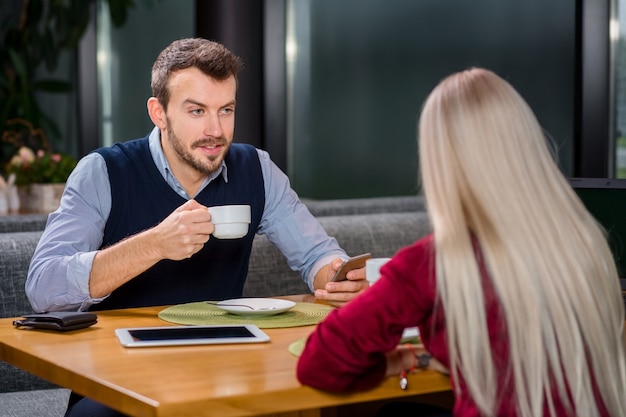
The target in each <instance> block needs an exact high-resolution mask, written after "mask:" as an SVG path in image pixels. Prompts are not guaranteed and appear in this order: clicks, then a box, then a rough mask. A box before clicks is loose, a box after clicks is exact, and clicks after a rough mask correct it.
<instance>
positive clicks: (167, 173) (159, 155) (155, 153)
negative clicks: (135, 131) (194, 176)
mask: <svg viewBox="0 0 626 417" xmlns="http://www.w3.org/2000/svg"><path fill="white" fill-rule="evenodd" d="M148 144H149V146H150V154H152V160H153V161H154V164H155V165H156V167H157V169H158V170H159V172H160V173H161V175H162V176H163V178H164V179H165V181H166V182H167V183H168V184H169V186H170V187H172V188H173V189H174V190H175V191H176V192H177V193H178V194H180V195H181V196H182V197H184V198H187V199H189V198H191V196H189V195H187V192H186V191H185V189H184V188H183V187H182V186H181V185H180V183H179V182H178V180H177V179H176V177H175V176H174V174H172V170H171V168H170V164H169V162H167V158H165V153H163V148H162V147H161V131H160V130H159V128H158V127H156V126H155V127H154V129H152V132H150V136H149V137H148ZM220 175H222V176H223V177H224V181H225V182H228V168H227V167H226V162H224V161H222V166H221V167H220V168H219V169H218V170H217V171H215V172H214V173H212V174H211V175H209V176H208V177H207V178H206V179H205V180H204V182H203V183H202V186H201V187H200V189H199V190H198V193H199V192H200V191H202V190H203V189H204V187H206V186H207V185H208V184H209V183H210V182H211V181H213V180H214V179H215V178H217V177H218V176H220Z"/></svg>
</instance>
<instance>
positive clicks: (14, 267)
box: [0, 201, 430, 417]
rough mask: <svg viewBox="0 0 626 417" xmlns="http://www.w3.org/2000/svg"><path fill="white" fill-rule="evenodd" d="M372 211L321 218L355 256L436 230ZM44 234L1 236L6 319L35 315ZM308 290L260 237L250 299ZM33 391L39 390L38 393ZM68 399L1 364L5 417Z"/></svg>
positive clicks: (50, 408)
mask: <svg viewBox="0 0 626 417" xmlns="http://www.w3.org/2000/svg"><path fill="white" fill-rule="evenodd" d="M335 204H337V203H336V202H335V201H331V202H328V204H327V205H326V206H324V204H323V203H322V202H319V205H318V208H319V209H320V210H322V209H323V210H326V211H320V212H324V213H332V211H328V210H327V208H328V207H331V206H335ZM349 204H350V203H349V202H346V205H349ZM372 207H377V208H375V209H373V211H376V214H373V213H370V214H349V215H345V214H344V215H332V216H328V215H318V216H317V217H318V219H319V221H320V223H321V224H322V226H323V227H324V228H325V229H326V231H327V232H328V233H329V235H331V236H334V237H335V238H336V239H337V241H338V242H339V243H340V245H341V246H342V247H343V248H344V249H345V250H346V251H347V252H348V254H350V255H356V254H359V253H363V252H371V253H372V255H373V256H375V257H386V256H392V255H393V254H394V253H395V252H396V251H397V250H398V249H399V248H401V247H403V246H406V245H409V244H411V243H412V242H414V241H415V240H417V239H418V238H420V237H421V236H423V235H425V234H426V233H428V232H429V231H430V225H429V222H428V218H427V214H426V212H425V211H423V210H419V211H418V210H416V211H411V212H386V213H380V210H379V208H378V207H380V206H379V205H373V206H372ZM393 207H398V205H395V206H393ZM346 210H348V208H346V207H341V209H340V210H339V212H343V213H345V212H346ZM350 210H352V209H350ZM390 210H393V209H392V208H390ZM311 211H312V212H313V211H314V210H311ZM40 236H41V231H28V232H13V233H0V317H16V316H21V315H23V314H27V313H30V312H32V309H31V306H30V304H29V302H28V300H27V298H26V296H25V294H24V281H25V277H26V273H27V270H28V265H29V262H30V258H31V256H32V254H33V252H34V250H35V247H36V245H37V242H38V240H39V237H40ZM307 292H309V289H308V287H307V286H306V285H305V284H304V282H303V281H302V279H301V278H300V275H299V274H298V273H296V272H294V271H292V270H291V269H290V268H289V266H288V265H287V262H286V261H285V258H284V257H283V256H282V254H281V253H280V252H279V251H278V249H277V248H276V247H275V246H274V245H272V244H271V243H270V242H269V241H268V240H267V238H266V237H265V236H256V238H255V240H254V244H253V249H252V255H251V258H250V267H249V271H248V279H247V281H246V286H245V288H244V295H245V296H248V297H267V296H277V295H289V294H302V293H307ZM33 390H39V391H38V392H37V393H35V392H32V391H33ZM35 394H36V395H35ZM68 395H69V391H68V390H66V389H63V388H58V387H55V386H54V385H52V384H51V383H49V382H47V381H44V380H42V379H40V378H37V377H35V376H33V375H30V374H28V373H26V372H24V371H22V370H19V369H17V368H15V367H13V366H11V365H9V364H7V363H4V362H1V361H0V416H2V417H5V416H8V417H38V416H42V417H43V416H45V417H54V416H62V415H63V412H64V410H65V405H66V403H67V397H68Z"/></svg>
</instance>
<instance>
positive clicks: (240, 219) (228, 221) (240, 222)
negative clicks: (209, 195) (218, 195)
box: [208, 205, 251, 239]
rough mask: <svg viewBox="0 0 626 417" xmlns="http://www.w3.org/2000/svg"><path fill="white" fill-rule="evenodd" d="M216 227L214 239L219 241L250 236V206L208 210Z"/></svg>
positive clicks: (211, 208) (232, 206) (218, 207)
mask: <svg viewBox="0 0 626 417" xmlns="http://www.w3.org/2000/svg"><path fill="white" fill-rule="evenodd" d="M208 210H209V213H211V221H212V222H213V225H214V226H215V231H214V232H213V237H216V238H218V239H238V238H241V237H244V236H245V235H247V234H248V226H249V225H250V218H251V215H250V206H248V205H226V206H213V207H209V208H208Z"/></svg>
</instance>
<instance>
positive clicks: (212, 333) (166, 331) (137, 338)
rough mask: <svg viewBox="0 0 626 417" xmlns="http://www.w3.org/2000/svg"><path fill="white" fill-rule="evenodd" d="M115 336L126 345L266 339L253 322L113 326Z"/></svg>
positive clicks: (212, 343)
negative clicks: (205, 324) (114, 327)
mask: <svg viewBox="0 0 626 417" xmlns="http://www.w3.org/2000/svg"><path fill="white" fill-rule="evenodd" d="M115 335H116V336H117V338H118V340H119V341H120V343H121V344H122V345H123V346H126V347H144V346H145V347H148V346H180V345H207V344H209V345H214V344H224V343H261V342H268V341H269V340H270V338H269V336H268V335H267V334H265V333H264V332H263V331H262V330H261V329H259V328H258V327H257V326H255V325H253V324H233V325H212V326H165V327H135V328H124V329H115Z"/></svg>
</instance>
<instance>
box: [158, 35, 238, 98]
mask: <svg viewBox="0 0 626 417" xmlns="http://www.w3.org/2000/svg"><path fill="white" fill-rule="evenodd" d="M191 67H195V68H198V69H199V70H200V71H202V72H203V73H204V74H206V75H208V76H209V77H211V78H213V79H215V80H219V81H223V80H225V79H227V78H228V77H230V76H231V75H232V76H234V77H235V81H237V74H238V73H239V70H240V69H241V67H242V61H241V59H240V58H239V57H237V56H236V55H234V54H233V53H232V52H230V51H229V50H228V49H226V47H225V46H224V45H222V44H220V43H218V42H214V41H210V40H207V39H202V38H186V39H179V40H177V41H174V42H172V43H171V44H170V45H169V46H168V47H167V48H165V49H164V50H163V51H161V53H160V54H159V56H158V57H157V59H156V61H154V64H153V65H152V82H151V87H152V95H153V96H154V97H156V98H157V99H158V100H159V102H160V103H161V105H162V106H163V108H164V109H167V104H168V102H169V99H170V92H169V90H168V88H167V83H168V80H169V78H170V75H171V74H172V73H173V72H175V71H178V70H182V69H185V68H191Z"/></svg>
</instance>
